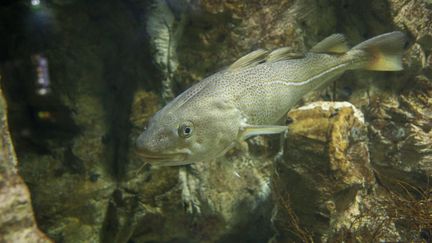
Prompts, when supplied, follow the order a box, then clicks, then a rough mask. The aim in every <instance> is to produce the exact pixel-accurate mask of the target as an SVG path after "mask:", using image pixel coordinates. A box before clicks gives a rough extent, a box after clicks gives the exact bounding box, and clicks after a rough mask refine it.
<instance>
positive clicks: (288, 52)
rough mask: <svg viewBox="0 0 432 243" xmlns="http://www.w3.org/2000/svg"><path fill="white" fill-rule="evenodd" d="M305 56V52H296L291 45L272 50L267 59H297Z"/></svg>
mask: <svg viewBox="0 0 432 243" xmlns="http://www.w3.org/2000/svg"><path fill="white" fill-rule="evenodd" d="M303 57H304V54H303V53H299V52H294V51H293V49H292V48H290V47H282V48H278V49H276V50H273V51H272V52H270V54H268V56H267V58H266V61H267V62H277V61H281V60H288V59H297V58H303Z"/></svg>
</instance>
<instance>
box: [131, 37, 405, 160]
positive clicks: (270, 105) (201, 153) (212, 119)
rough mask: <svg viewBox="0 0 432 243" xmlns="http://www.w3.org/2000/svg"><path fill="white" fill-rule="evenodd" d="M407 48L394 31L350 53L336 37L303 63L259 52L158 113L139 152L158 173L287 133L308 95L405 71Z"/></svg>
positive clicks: (283, 52)
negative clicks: (358, 76) (346, 78)
mask: <svg viewBox="0 0 432 243" xmlns="http://www.w3.org/2000/svg"><path fill="white" fill-rule="evenodd" d="M408 44H409V42H408V38H407V36H406V35H405V34H404V33H402V32H398V31H395V32H391V33H386V34H382V35H379V36H376V37H374V38H372V39H369V40H366V41H364V42H362V43H360V44H358V45H357V46H354V47H353V48H351V49H349V48H348V46H347V44H346V41H345V37H344V36H343V35H342V34H334V35H331V36H329V37H327V38H326V39H324V40H323V41H321V42H319V43H318V44H317V45H315V46H314V47H313V48H312V49H311V50H310V51H309V52H307V53H305V54H301V55H299V54H293V53H291V52H290V50H289V49H288V48H280V49H276V50H274V51H267V50H262V49H259V50H256V51H253V52H251V53H249V54H247V55H246V56H244V57H242V58H240V59H238V60H237V61H236V62H234V63H233V64H232V65H230V66H229V67H228V68H226V69H224V70H222V71H220V72H217V73H215V74H213V75H211V76H209V77H207V78H205V79H203V80H202V81H200V82H198V83H196V84H195V85H193V86H192V87H190V88H189V89H188V90H186V91H184V92H183V93H182V94H180V95H179V96H177V97H176V98H175V99H174V100H172V101H171V102H170V103H168V104H167V105H166V106H165V107H163V108H162V109H161V110H160V111H158V112H157V113H156V114H155V115H154V116H153V117H152V118H151V119H150V120H149V123H148V127H147V128H146V129H145V130H144V131H143V132H142V133H141V134H140V136H139V137H138V139H137V141H136V146H137V152H138V153H139V154H140V155H141V156H142V157H143V158H144V159H145V160H147V161H148V162H150V163H152V164H155V165H183V164H189V163H195V162H199V161H205V160H209V159H213V158H216V157H218V156H220V155H223V154H224V153H225V152H226V151H227V150H228V149H230V148H232V146H233V145H235V144H236V143H238V142H239V141H242V140H244V139H247V138H249V137H251V136H255V135H263V134H277V133H282V132H285V131H286V130H287V127H286V126H282V125H280V124H279V121H280V120H281V119H282V118H283V117H284V116H285V115H286V113H287V112H288V111H289V110H290V109H291V108H292V107H293V106H294V105H295V104H296V103H297V102H298V101H299V100H300V99H301V98H302V97H303V96H304V95H305V94H306V93H308V92H310V91H312V90H315V89H318V88H323V87H325V86H326V85H327V84H328V83H329V82H330V81H332V80H334V79H336V78H337V77H339V76H340V75H341V74H342V73H343V72H345V71H347V70H354V69H366V70H376V71H399V70H402V55H403V53H404V50H405V49H406V48H407V47H408Z"/></svg>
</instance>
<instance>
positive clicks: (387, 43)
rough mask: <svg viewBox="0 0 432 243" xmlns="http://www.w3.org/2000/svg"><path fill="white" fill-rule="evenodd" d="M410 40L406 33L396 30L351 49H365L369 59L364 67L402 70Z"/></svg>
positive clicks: (378, 69)
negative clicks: (404, 55) (403, 59)
mask: <svg viewBox="0 0 432 243" xmlns="http://www.w3.org/2000/svg"><path fill="white" fill-rule="evenodd" d="M409 45H410V41H409V38H408V36H407V35H406V34H404V33H402V32H400V31H394V32H390V33H386V34H382V35H379V36H376V37H374V38H371V39H369V40H366V41H364V42H362V43H360V44H358V45H357V46H354V47H353V48H352V49H351V51H359V50H360V51H364V52H365V53H366V55H367V56H368V61H367V63H366V65H365V66H363V68H364V69H367V70H375V71H400V70H402V69H403V67H402V56H403V53H404V51H405V50H406V49H407V48H408V47H409Z"/></svg>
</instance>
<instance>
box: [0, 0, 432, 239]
mask: <svg viewBox="0 0 432 243" xmlns="http://www.w3.org/2000/svg"><path fill="white" fill-rule="evenodd" d="M395 30H400V31H403V32H405V33H407V34H408V35H409V36H410V39H411V41H412V44H411V47H410V48H409V50H408V51H407V52H406V54H405V56H404V71H401V72H380V73H377V72H370V71H355V72H347V73H345V74H344V75H343V76H341V77H340V78H339V79H338V80H337V81H335V82H334V83H333V84H332V85H330V87H328V88H326V89H325V90H323V91H318V92H312V93H311V94H309V95H307V96H306V97H304V98H303V100H302V101H301V102H300V103H299V104H298V106H297V108H295V109H292V110H291V111H290V112H289V113H288V114H287V124H288V125H289V134H288V137H287V140H286V148H285V154H284V158H283V159H282V160H278V161H276V160H274V157H275V155H276V153H277V151H278V146H279V141H278V138H279V136H265V137H256V138H252V139H249V140H248V141H247V146H245V147H246V148H245V149H243V150H232V151H229V152H228V153H227V154H226V155H225V156H223V157H221V158H219V159H217V160H212V161H204V162H202V163H196V164H193V165H190V166H181V167H160V168H152V167H151V166H149V165H148V164H146V163H145V161H143V160H142V159H140V158H139V156H137V155H136V153H135V150H134V148H135V147H134V146H135V140H136V138H137V136H138V135H139V133H140V132H141V131H142V129H143V127H144V126H145V124H146V123H147V121H148V119H149V118H150V117H151V116H152V115H153V114H154V113H155V112H157V111H158V110H159V109H160V108H161V107H163V105H164V104H166V103H167V102H168V101H169V100H171V99H172V98H173V97H175V96H176V95H178V94H180V93H181V92H182V91H184V90H185V89H187V88H188V87H190V86H191V85H192V84H194V83H196V82H198V81H199V80H201V79H202V78H204V77H206V76H208V75H210V74H212V73H214V72H217V71H218V70H220V69H222V68H224V67H226V66H227V65H229V64H231V63H232V62H233V61H235V60H236V59H237V58H239V57H241V56H243V55H244V54H246V53H248V52H250V51H252V50H255V49H258V48H267V49H273V48H278V47H282V46H287V47H290V48H292V49H293V50H295V51H297V52H306V51H307V50H308V49H310V48H311V47H312V46H313V45H314V44H316V43H317V42H319V41H320V40H322V39H324V38H325V37H327V36H329V35H331V34H333V33H343V34H345V35H346V36H347V39H348V40H349V42H350V44H351V45H354V44H357V43H359V42H361V41H363V40H365V39H368V38H371V37H373V36H376V35H379V34H382V33H385V32H391V31H395ZM0 36H1V38H0V48H1V52H0V75H1V76H0V77H1V80H0V82H1V99H0V116H1V119H0V131H1V133H0V145H1V146H0V242H129V243H133V242H136V243H138V242H342V241H344V242H378V241H381V242H382V241H385V242H395V241H398V242H407V241H415V242H431V241H432V185H431V183H432V182H430V178H431V176H432V52H431V51H432V1H430V0H380V1H373V0H364V1H356V0H338V1H336V0H302V1H300V0H298V1H294V0H262V1H259V0H251V1H245V0H244V1H240V0H154V1H150V0H147V1H146V0H109V1H102V0H93V1H85V0H28V1H27V0H22V1H12V0H5V1H2V2H1V3H0ZM185 168H186V169H185Z"/></svg>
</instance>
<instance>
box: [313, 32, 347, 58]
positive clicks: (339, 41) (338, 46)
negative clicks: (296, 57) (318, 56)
mask: <svg viewBox="0 0 432 243" xmlns="http://www.w3.org/2000/svg"><path fill="white" fill-rule="evenodd" d="M348 50H349V47H348V44H347V42H346V39H345V36H344V35H343V34H333V35H331V36H329V37H327V38H325V39H324V40H322V41H320V42H319V43H318V44H316V45H315V46H314V47H312V49H311V50H310V51H311V52H316V53H337V54H343V53H346V52H347V51H348Z"/></svg>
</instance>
